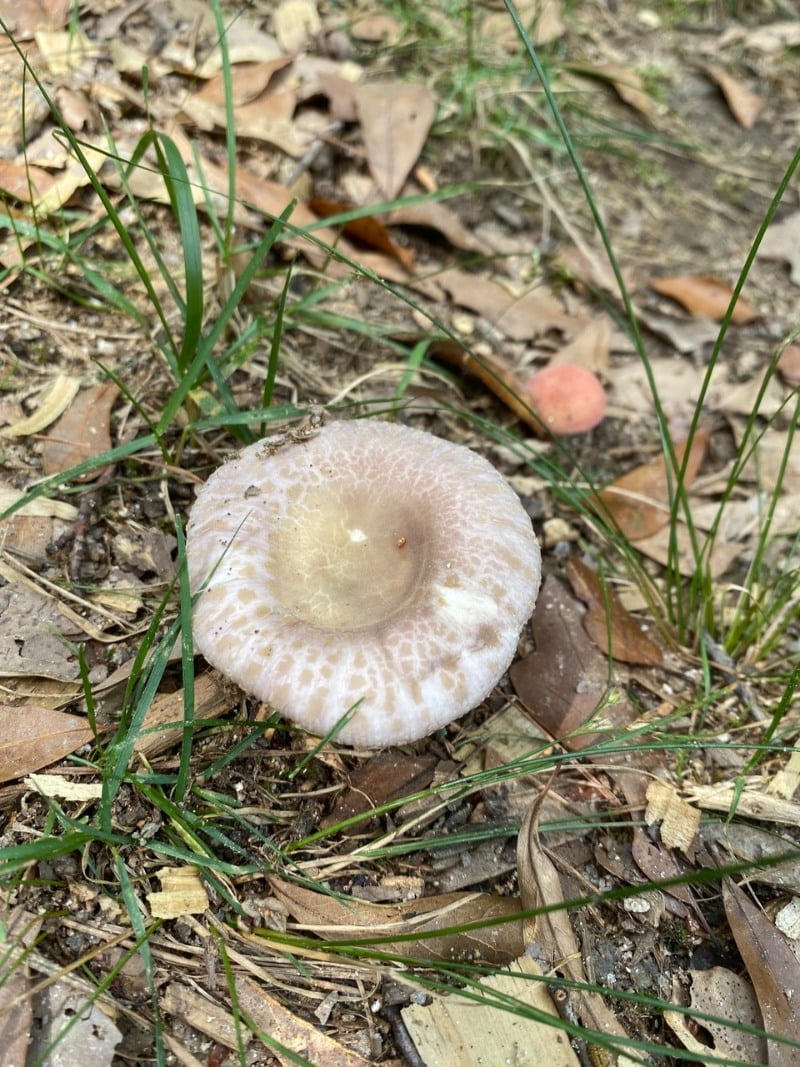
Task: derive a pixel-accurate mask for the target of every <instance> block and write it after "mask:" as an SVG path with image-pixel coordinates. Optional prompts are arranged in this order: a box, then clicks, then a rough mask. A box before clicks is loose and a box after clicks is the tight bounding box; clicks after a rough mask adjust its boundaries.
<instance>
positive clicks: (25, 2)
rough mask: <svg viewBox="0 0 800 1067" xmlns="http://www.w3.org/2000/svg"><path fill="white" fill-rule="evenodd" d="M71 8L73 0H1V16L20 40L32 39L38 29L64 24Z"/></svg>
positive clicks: (50, 28) (53, 27)
mask: <svg viewBox="0 0 800 1067" xmlns="http://www.w3.org/2000/svg"><path fill="white" fill-rule="evenodd" d="M71 10H72V3H71V0H0V17H1V18H2V19H3V23H4V25H5V26H6V27H7V28H8V29H9V30H10V31H11V33H12V34H13V35H14V37H15V38H16V39H17V40H18V41H28V40H30V39H31V38H32V37H33V36H34V35H35V33H36V31H37V30H41V29H48V30H53V29H56V28H57V27H58V26H63V25H64V23H65V22H66V21H67V16H68V15H69V13H70V11H71ZM0 37H5V34H0Z"/></svg>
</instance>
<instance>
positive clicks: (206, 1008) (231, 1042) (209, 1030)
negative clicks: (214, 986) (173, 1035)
mask: <svg viewBox="0 0 800 1067" xmlns="http://www.w3.org/2000/svg"><path fill="white" fill-rule="evenodd" d="M159 1007H160V1008H161V1010H162V1011H165V1012H167V1014H169V1015H172V1016H176V1017H177V1018H178V1019H180V1020H181V1022H183V1023H184V1024H185V1025H186V1026H190V1027H193V1028H194V1029H196V1030H199V1031H200V1033H201V1034H206V1036H207V1037H210V1038H211V1039H212V1040H213V1041H216V1042H217V1043H218V1044H219V1045H223V1046H224V1047H225V1048H227V1049H235V1048H238V1047H239V1041H240V1040H241V1039H242V1038H244V1041H245V1043H246V1042H247V1033H246V1031H244V1030H243V1028H242V1026H241V1023H240V1022H238V1021H237V1020H236V1019H234V1017H233V1015H232V1014H231V1013H230V1012H229V1011H226V1010H225V1009H224V1008H223V1007H221V1006H220V1005H219V1004H217V1003H215V1002H214V1001H213V1000H210V999H209V997H208V996H207V995H205V994H202V993H199V992H198V991H197V990H196V989H192V988H190V987H188V986H185V985H182V984H181V983H180V982H170V984H169V985H168V986H166V987H165V988H164V989H163V990H162V991H161V994H160V996H159ZM207 1062H208V1063H211V1062H221V1061H212V1060H211V1057H210V1055H209V1059H208V1060H207Z"/></svg>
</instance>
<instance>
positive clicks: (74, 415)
mask: <svg viewBox="0 0 800 1067" xmlns="http://www.w3.org/2000/svg"><path fill="white" fill-rule="evenodd" d="M118 396H119V387H118V386H117V385H116V384H115V383H114V382H102V383H101V384H100V385H93V386H90V387H89V388H88V389H82V390H81V391H80V392H79V393H78V394H77V395H76V396H75V397H74V399H73V400H72V403H71V404H70V405H69V407H68V408H67V410H66V411H65V412H64V414H63V415H62V416H61V418H60V419H59V420H58V422H56V423H55V425H54V426H53V427H52V428H51V430H50V432H49V433H48V434H47V437H46V438H45V441H44V444H43V445H42V468H43V470H44V472H45V474H59V473H60V472H61V471H66V470H69V469H70V468H71V467H77V465H78V464H79V463H83V462H85V461H86V460H88V459H91V458H92V457H93V456H97V455H100V453H101V452H107V451H108V450H109V449H110V448H111V427H110V422H111V409H112V408H113V407H114V404H115V403H116V401H117V397H118ZM103 469H104V468H98V469H97V470H93V471H89V472H88V473H87V474H84V475H82V477H81V478H80V479H79V480H80V481H91V480H93V479H94V478H97V477H99V475H100V474H101V473H102V471H103Z"/></svg>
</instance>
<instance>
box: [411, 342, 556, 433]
mask: <svg viewBox="0 0 800 1067" xmlns="http://www.w3.org/2000/svg"><path fill="white" fill-rule="evenodd" d="M428 354H429V355H430V357H431V358H432V359H438V360H441V361H442V362H443V363H448V364H449V365H450V366H452V367H457V368H458V369H459V370H460V371H463V372H464V373H465V374H469V375H471V376H472V377H473V378H477V379H478V381H479V382H481V383H482V384H483V385H485V386H486V388H487V389H489V390H490V391H491V392H492V393H494V395H495V396H496V397H498V398H499V399H500V400H502V402H503V403H504V404H505V405H506V406H507V407H508V408H510V410H511V411H513V412H514V414H515V415H516V416H517V418H519V419H521V420H522V422H524V423H525V425H526V426H529V427H530V428H531V429H532V430H533V431H534V433H537V434H547V429H546V427H545V426H543V425H542V423H541V422H540V421H539V419H537V418H536V416H535V415H534V414H533V412H532V411H531V409H530V407H529V406H528V404H526V403H525V401H524V399H523V395H524V392H525V390H524V387H523V385H522V383H521V382H520V381H519V379H518V378H517V376H516V374H515V373H514V371H513V370H511V368H510V367H508V366H507V365H506V363H505V362H504V361H503V360H502V359H500V358H499V357H497V356H482V357H481V358H480V359H478V358H477V357H476V356H473V355H472V354H471V353H470V352H468V351H467V350H466V348H463V347H462V346H461V345H460V344H458V342H457V341H453V340H451V339H450V338H449V337H448V338H444V339H442V340H438V341H433V342H432V343H431V345H430V347H429V349H428Z"/></svg>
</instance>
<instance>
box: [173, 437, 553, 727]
mask: <svg viewBox="0 0 800 1067" xmlns="http://www.w3.org/2000/svg"><path fill="white" fill-rule="evenodd" d="M187 556H188V568H189V581H190V585H191V589H192V592H193V593H196V594H197V599H196V603H195V608H194V612H193V617H192V626H193V633H194V641H195V645H196V648H197V650H198V651H199V652H201V653H202V654H203V656H205V658H206V659H207V660H208V662H209V663H211V664H213V666H215V667H216V668H218V669H219V670H220V671H221V672H222V673H223V674H225V675H227V676H228V677H229V678H231V679H232V680H233V681H235V682H236V683H237V684H238V685H239V686H241V688H242V689H244V690H245V691H246V692H248V693H251V694H252V695H254V696H256V697H258V698H259V699H261V700H263V701H266V702H268V703H269V704H270V705H271V706H272V707H273V708H275V709H277V710H278V711H280V712H282V713H283V714H284V715H285V716H286V717H287V718H289V719H291V720H292V721H293V722H295V723H297V724H298V725H300V726H302V727H304V728H305V729H306V730H308V731H310V732H311V733H314V734H318V735H324V734H327V733H328V732H329V731H331V730H332V729H333V728H334V727H335V726H336V725H337V723H339V722H340V721H341V720H342V717H343V716H345V714H346V713H347V712H351V714H350V717H349V718H348V719H347V721H346V723H345V725H344V726H343V727H342V728H341V730H340V731H339V732H338V733H337V735H336V737H337V740H338V741H341V742H344V743H346V744H350V745H359V746H364V747H370V748H378V747H383V746H386V745H391V744H398V743H400V742H404V741H412V740H416V739H417V738H420V737H424V736H426V735H428V734H430V733H432V732H433V731H435V730H437V729H438V728H439V727H441V726H444V725H445V724H446V723H449V722H451V721H452V720H453V719H455V718H457V717H458V716H459V715H462V714H464V712H466V711H469V710H470V709H471V708H474V707H476V706H477V705H478V704H479V703H480V702H481V701H482V700H483V699H484V697H486V696H487V695H488V694H489V693H490V692H491V690H492V689H493V688H494V686H495V685H496V683H497V682H498V680H499V679H500V678H501V677H502V675H503V673H504V672H505V670H506V669H507V667H508V665H509V664H510V662H511V660H512V659H513V656H514V653H515V651H516V647H517V641H518V639H519V634H520V631H521V629H522V626H523V625H524V623H525V621H526V620H527V619H528V618H529V617H530V614H531V612H532V610H533V605H534V601H535V599H536V594H537V592H538V589H539V582H540V579H541V558H540V553H539V547H538V544H537V541H536V538H535V536H534V533H533V530H532V527H531V521H530V518H529V517H528V515H527V513H526V512H525V510H524V508H523V507H522V505H521V503H520V501H519V499H518V497H517V496H516V494H515V493H514V491H513V490H512V489H511V488H510V486H509V485H508V484H507V482H506V481H505V480H504V479H503V477H502V476H501V475H500V474H499V473H498V472H497V471H496V470H495V469H494V468H493V467H492V466H491V464H489V463H488V462H487V461H486V460H485V459H483V458H482V457H481V456H479V455H477V453H475V452H472V451H470V450H469V449H467V448H464V447H462V446H460V445H454V444H451V443H450V442H448V441H444V440H442V439H441V438H438V437H434V436H433V435H432V434H429V433H425V432H423V431H420V430H414V429H410V428H408V427H406V426H400V425H396V424H394V423H385V422H377V421H374V420H363V421H353V422H334V423H330V424H328V425H327V426H325V427H323V428H322V429H321V430H320V431H319V432H318V433H316V434H315V435H314V436H312V437H309V438H308V439H306V440H300V441H289V443H286V444H283V445H276V444H270V441H269V439H267V440H266V441H262V442H258V443H256V444H254V445H250V446H249V447H248V448H245V449H244V450H243V451H242V452H241V453H239V455H238V456H237V457H236V458H235V459H233V460H232V461H230V462H229V463H226V464H224V465H223V466H222V467H220V468H219V469H218V470H217V471H215V472H214V473H213V474H212V475H211V477H210V478H209V479H208V482H207V483H206V485H205V486H204V487H203V488H202V489H201V490H200V492H199V494H198V497H197V500H196V502H195V504H194V507H193V509H192V513H191V517H190V520H189V525H188V532H187Z"/></svg>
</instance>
